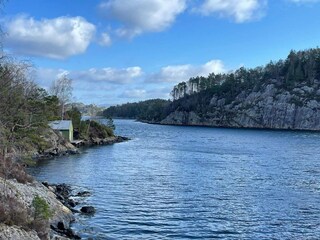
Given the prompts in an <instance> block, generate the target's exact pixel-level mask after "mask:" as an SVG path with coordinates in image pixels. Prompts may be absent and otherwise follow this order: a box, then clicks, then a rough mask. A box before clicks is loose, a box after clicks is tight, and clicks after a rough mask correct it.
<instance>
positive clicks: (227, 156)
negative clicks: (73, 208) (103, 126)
mask: <svg viewBox="0 0 320 240" xmlns="http://www.w3.org/2000/svg"><path fill="white" fill-rule="evenodd" d="M115 122H116V125H117V133H118V134H119V135H124V136H128V137H131V138H133V140H131V141H129V142H125V143H121V144H115V145H113V146H103V147H95V148H90V149H86V150H85V152H84V153H83V154H81V155H78V156H70V157H64V158H59V159H54V160H50V161H44V162H42V163H41V164H39V166H37V167H36V168H32V169H30V171H31V172H32V174H33V175H34V176H36V178H37V179H39V180H47V181H49V182H53V183H61V182H65V183H69V184H71V185H74V186H79V187H86V188H88V189H90V190H91V191H92V192H93V194H92V196H91V197H89V198H87V199H85V201H86V204H92V205H94V206H95V207H96V208H97V213H96V215H95V216H94V217H89V218H88V217H87V218H86V217H80V219H79V220H78V222H77V223H76V224H75V227H76V228H77V229H78V230H79V231H80V233H81V235H82V236H83V237H86V236H94V238H95V239H212V238H225V239H272V238H274V239H316V238H317V237H319V236H320V224H319V222H320V221H319V220H320V151H319V143H320V134H317V133H306V132H282V131H257V130H236V129H215V128H201V127H176V126H160V125H148V124H143V123H138V122H134V121H131V120H116V121H115Z"/></svg>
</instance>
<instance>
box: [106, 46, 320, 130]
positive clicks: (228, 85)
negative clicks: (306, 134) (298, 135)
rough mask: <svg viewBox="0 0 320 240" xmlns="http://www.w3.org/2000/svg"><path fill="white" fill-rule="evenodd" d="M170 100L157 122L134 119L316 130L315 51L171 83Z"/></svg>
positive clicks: (319, 97) (319, 71)
mask: <svg viewBox="0 0 320 240" xmlns="http://www.w3.org/2000/svg"><path fill="white" fill-rule="evenodd" d="M172 96H173V101H172V102H167V103H166V104H164V105H162V108H158V111H159V112H157V116H158V117H157V118H152V117H150V115H149V116H148V118H144V115H143V112H142V113H140V117H139V118H140V119H141V120H146V121H148V120H149V119H152V120H153V122H158V123H161V124H177V125H203V126H215V127H237V128H270V129H299V130H320V49H319V48H314V49H308V50H305V51H291V52H290V53H289V55H288V57H287V58H286V59H285V60H280V61H276V62H272V61H271V62H270V63H268V64H266V65H265V66H262V67H256V68H254V69H246V68H243V67H242V68H239V69H237V70H236V71H234V72H232V73H227V74H213V73H212V74H210V75H209V76H208V77H196V78H191V79H189V81H187V82H182V83H179V84H178V85H176V86H175V87H174V89H173V90H172ZM120 108H121V106H118V107H115V108H114V112H117V111H116V110H117V109H120ZM144 108H145V109H149V108H152V106H151V105H150V106H149V107H144ZM107 111H108V110H107ZM122 115H123V116H125V115H126V113H125V112H124V113H122Z"/></svg>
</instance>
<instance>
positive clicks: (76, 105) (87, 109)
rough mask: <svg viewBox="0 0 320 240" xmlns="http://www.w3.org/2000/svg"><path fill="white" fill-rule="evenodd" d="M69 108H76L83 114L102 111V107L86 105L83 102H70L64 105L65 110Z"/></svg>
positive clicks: (88, 114)
mask: <svg viewBox="0 0 320 240" xmlns="http://www.w3.org/2000/svg"><path fill="white" fill-rule="evenodd" d="M71 108H77V109H78V110H79V111H80V112H81V114H82V115H83V116H96V115H97V114H98V113H99V112H102V111H103V108H101V107H98V106H97V105H94V104H89V105H86V104H84V103H70V104H68V105H67V106H66V109H67V110H70V109H71Z"/></svg>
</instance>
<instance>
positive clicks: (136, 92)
mask: <svg viewBox="0 0 320 240" xmlns="http://www.w3.org/2000/svg"><path fill="white" fill-rule="evenodd" d="M146 93H147V91H146V90H145V89H131V90H125V91H124V92H123V93H122V94H120V96H119V97H120V98H138V99H139V98H140V99H141V98H145V96H146Z"/></svg>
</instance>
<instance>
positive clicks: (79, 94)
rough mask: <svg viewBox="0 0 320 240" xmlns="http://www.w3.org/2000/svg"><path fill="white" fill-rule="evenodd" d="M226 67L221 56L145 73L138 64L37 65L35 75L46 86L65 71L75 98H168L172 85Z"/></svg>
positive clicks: (121, 100)
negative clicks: (68, 67) (74, 67)
mask: <svg viewBox="0 0 320 240" xmlns="http://www.w3.org/2000/svg"><path fill="white" fill-rule="evenodd" d="M225 71H226V69H225V67H224V65H223V63H222V62H221V61H220V60H212V61H209V62H207V63H205V64H203V65H200V66H195V65H191V64H186V65H175V66H167V67H163V68H161V69H160V70H159V71H158V72H157V73H153V74H151V73H144V72H143V70H142V68H141V67H139V66H134V67H128V68H110V67H106V68H91V69H87V70H66V69H45V68H40V69H36V77H35V79H36V82H37V83H38V84H39V85H40V86H42V87H45V88H48V87H49V86H50V85H51V83H52V81H53V80H54V79H56V78H58V77H59V76H62V75H63V74H67V75H68V77H70V78H71V79H73V89H74V96H75V97H76V98H77V101H82V102H87V103H90V102H93V103H96V104H101V103H108V104H118V103H124V102H128V101H130V102H132V101H141V100H145V99H151V98H165V99H168V98H169V97H170V96H169V93H170V91H171V90H172V87H173V86H174V85H175V84H176V83H178V82H182V81H187V80H188V79H189V78H190V77H195V76H207V75H209V73H212V72H214V73H221V72H225ZM86 96H88V97H86ZM89 96H90V97H89Z"/></svg>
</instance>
